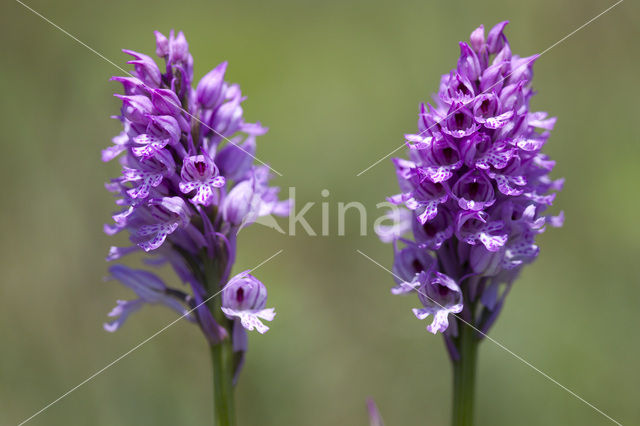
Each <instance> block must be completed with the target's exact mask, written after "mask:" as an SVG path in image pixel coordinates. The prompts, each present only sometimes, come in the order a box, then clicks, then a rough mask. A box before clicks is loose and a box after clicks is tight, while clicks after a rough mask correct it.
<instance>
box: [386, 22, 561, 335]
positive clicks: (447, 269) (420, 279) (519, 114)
mask: <svg viewBox="0 0 640 426" xmlns="http://www.w3.org/2000/svg"><path fill="white" fill-rule="evenodd" d="M506 24H507V22H501V23H499V24H498V25H496V26H495V27H494V28H493V29H491V30H490V31H489V34H488V36H487V37H486V38H485V32H484V27H482V26H480V27H479V28H478V29H476V30H475V31H473V32H472V33H471V37H470V43H469V44H467V43H464V42H463V43H460V57H459V60H458V63H457V67H456V68H455V69H453V70H451V71H450V72H448V73H447V74H444V75H443V76H442V79H441V82H440V89H439V91H438V94H437V95H436V96H435V99H436V102H435V106H433V105H429V104H427V105H424V104H423V105H421V106H420V116H419V120H418V132H417V133H415V134H408V135H406V140H407V146H408V148H409V159H408V160H407V159H399V158H396V159H394V160H393V163H394V165H395V168H396V174H397V178H398V182H399V186H400V189H401V191H402V192H401V193H400V194H397V195H394V196H392V197H390V198H389V201H390V202H392V203H394V204H396V205H397V206H398V208H401V209H403V210H401V211H404V212H406V213H398V211H397V209H396V210H394V217H398V218H399V217H406V215H407V214H408V215H410V218H409V219H408V220H407V219H403V220H402V221H401V222H399V221H398V222H397V223H396V224H395V225H394V226H393V227H385V228H383V227H379V229H378V233H379V235H380V238H381V239H382V240H383V241H384V242H394V246H395V256H396V261H395V263H394V274H395V275H396V282H397V283H398V285H397V286H396V287H394V288H393V289H392V293H394V294H406V293H417V294H418V297H419V299H420V301H421V302H422V305H423V308H421V309H415V310H414V312H415V314H416V316H417V317H418V318H420V319H423V318H426V317H427V316H433V318H434V319H433V323H432V324H431V325H430V326H429V327H428V329H429V331H431V332H432V333H437V332H440V333H442V332H446V333H452V332H451V331H446V330H447V329H448V327H449V324H452V321H451V318H452V315H457V314H458V313H460V314H463V317H464V318H466V320H467V321H469V322H470V323H471V324H472V325H474V326H476V327H478V328H479V329H482V330H487V329H488V328H489V325H490V324H492V323H493V322H494V321H495V318H496V316H497V312H496V310H499V309H500V308H501V307H502V305H503V298H501V299H500V301H499V303H498V302H494V301H495V300H496V297H495V296H492V297H488V296H485V293H487V292H489V291H491V292H493V293H496V294H497V291H498V289H500V294H503V293H504V294H506V291H505V289H506V288H508V287H510V286H511V283H512V282H513V280H514V279H515V278H516V277H517V275H518V272H519V271H520V270H521V269H522V267H523V266H524V265H525V264H527V263H530V262H532V261H533V260H534V259H535V258H536V256H537V255H538V252H539V249H538V246H537V245H536V244H535V236H536V235H537V234H540V233H542V232H544V230H545V228H546V225H551V226H561V225H562V221H563V216H562V214H560V215H559V216H549V215H547V214H546V210H547V208H548V207H549V206H550V205H551V204H552V202H553V199H554V197H555V194H554V193H553V192H554V191H559V190H561V189H562V183H563V180H562V179H560V180H552V179H551V178H550V177H549V176H548V175H549V173H550V172H551V170H552V169H553V166H554V164H555V163H554V162H553V161H551V160H550V159H549V158H548V157H547V156H546V155H545V154H543V153H542V152H541V149H542V147H543V146H544V144H545V142H546V141H547V139H548V138H549V135H550V133H549V132H550V130H552V129H553V126H554V124H555V118H549V117H548V116H547V113H546V112H532V111H530V110H529V102H530V100H531V98H532V97H533V95H534V91H533V89H532V87H531V79H532V77H533V72H532V66H533V62H534V61H535V59H536V58H537V56H531V57H528V58H521V57H519V56H516V55H512V53H511V48H510V46H509V42H508V41H507V38H506V36H505V35H504V32H503V31H504V28H505V26H506ZM407 223H410V225H409V226H407V225H406V224H407ZM409 230H411V231H412V233H413V240H414V241H409V240H407V239H405V238H401V237H402V234H403V233H405V232H406V231H409ZM399 243H404V244H405V245H406V247H405V248H402V249H398V247H397V246H398V244H399ZM430 259H435V260H430ZM493 293H492V294H493ZM486 301H491V302H492V303H488V302H486ZM476 304H480V305H481V306H482V308H483V310H482V312H480V313H479V310H478V309H472V306H475V305H476ZM465 307H466V309H463V308H465ZM456 322H457V320H456V319H455V318H454V320H453V324H454V325H457V324H456Z"/></svg>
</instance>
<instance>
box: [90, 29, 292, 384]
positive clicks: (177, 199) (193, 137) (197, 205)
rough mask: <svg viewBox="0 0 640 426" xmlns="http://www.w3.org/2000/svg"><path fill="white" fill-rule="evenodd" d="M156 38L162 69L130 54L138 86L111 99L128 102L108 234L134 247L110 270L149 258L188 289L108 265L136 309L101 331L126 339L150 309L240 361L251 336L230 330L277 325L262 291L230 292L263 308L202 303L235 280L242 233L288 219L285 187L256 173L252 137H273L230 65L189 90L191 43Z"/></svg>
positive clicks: (126, 83) (130, 83)
mask: <svg viewBox="0 0 640 426" xmlns="http://www.w3.org/2000/svg"><path fill="white" fill-rule="evenodd" d="M155 37H156V54H157V55H158V56H159V57H160V58H162V59H163V60H164V62H165V66H164V67H163V68H160V67H158V65H157V64H156V62H155V61H154V60H153V59H152V58H151V57H149V56H147V55H144V54H142V53H138V52H133V51H130V50H125V51H124V52H125V53H127V54H128V55H130V56H132V57H133V59H132V60H131V61H129V64H131V65H133V67H134V70H133V71H132V75H133V76H132V77H114V78H113V80H114V81H118V82H120V83H121V84H122V85H123V87H124V94H122V95H119V94H118V95H116V96H117V97H118V98H119V99H120V100H121V101H122V108H121V113H120V115H119V116H117V117H116V118H117V119H118V120H120V121H121V122H122V126H123V131H122V132H121V133H120V134H119V135H118V136H116V137H115V138H114V139H113V145H112V146H110V147H109V148H107V149H105V150H104V151H103V153H102V159H103V161H110V160H112V159H114V158H116V157H119V161H120V164H121V165H122V174H121V175H120V176H119V177H117V178H115V179H113V180H112V181H111V182H109V183H108V184H107V185H106V187H107V189H108V190H109V191H110V192H112V193H113V194H115V196H116V198H117V200H116V204H117V205H118V207H119V209H120V211H118V212H117V213H116V214H114V216H113V219H114V222H115V223H114V224H112V225H105V232H106V233H108V234H110V235H112V234H115V233H117V232H120V231H126V232H127V233H128V234H129V239H130V240H131V242H132V243H133V245H132V246H130V247H112V248H111V250H110V251H109V256H108V260H110V261H112V260H117V259H119V258H120V257H122V256H124V255H126V254H129V253H132V252H136V251H140V250H142V251H144V252H147V253H148V256H150V258H149V259H148V262H147V263H148V264H153V265H162V264H169V265H171V266H172V267H173V269H174V270H175V272H176V274H177V276H178V277H179V280H180V281H182V282H183V283H184V284H186V285H187V287H184V288H179V287H178V286H168V285H165V283H164V282H163V281H162V280H160V278H158V277H157V276H155V275H153V274H152V273H151V272H147V271H142V270H134V269H130V268H127V267H125V266H121V265H115V266H112V267H111V268H110V272H111V276H112V277H113V278H115V279H117V280H119V281H120V282H122V283H123V284H124V285H125V286H127V287H129V288H131V289H132V290H133V291H134V292H135V294H136V295H137V298H135V299H133V300H130V301H118V305H117V306H116V308H115V309H114V310H113V311H112V312H111V313H110V314H109V316H110V317H112V318H113V320H112V321H111V322H109V323H107V324H105V329H106V330H108V331H115V330H117V329H119V328H120V327H121V326H122V324H123V323H124V322H125V320H126V319H127V318H128V317H129V316H130V315H131V314H132V313H133V312H135V311H137V310H138V309H140V308H141V307H143V306H144V305H151V304H156V305H164V306H167V307H169V308H171V309H172V310H174V311H176V312H177V313H179V314H180V315H184V316H185V317H186V318H187V319H188V320H190V321H192V322H195V323H197V324H198V325H199V326H200V328H201V329H202V331H203V333H204V335H205V336H206V337H207V339H208V340H209V341H210V343H211V344H212V345H216V344H218V343H220V342H221V341H222V340H223V339H227V338H228V339H231V340H233V347H234V349H235V350H236V352H241V353H244V351H246V335H244V334H243V333H244V329H243V328H241V329H240V330H237V329H235V328H237V327H233V324H234V323H235V322H238V323H239V324H241V325H242V326H244V327H245V328H246V329H257V330H258V331H259V332H260V333H264V332H265V331H266V330H267V329H268V327H267V326H265V325H264V324H262V322H261V321H260V319H262V320H267V321H270V320H271V319H273V316H274V315H275V313H274V312H273V309H264V306H261V305H260V303H263V302H264V300H266V291H267V290H266V287H265V286H264V285H263V284H262V283H260V282H259V281H258V280H257V279H255V278H254V277H253V276H251V275H248V274H246V273H243V274H241V275H239V276H237V277H235V278H233V279H232V280H231V282H230V283H229V285H230V286H232V287H233V288H234V289H235V291H236V301H237V298H238V297H240V296H239V295H240V294H241V293H242V292H243V291H246V293H247V295H250V294H253V293H252V291H254V289H258V290H259V291H258V293H259V295H260V298H261V299H260V300H258V301H255V303H254V304H252V305H251V306H247V305H246V302H238V303H236V304H235V305H234V304H233V303H231V300H232V299H231V298H230V297H229V296H228V295H227V296H223V297H222V298H224V299H225V300H226V302H224V303H223V302H221V301H220V300H218V301H216V300H215V299H214V301H213V302H209V303H207V304H206V305H205V304H203V303H204V302H205V301H206V300H208V299H209V298H210V297H211V296H213V295H214V294H215V293H217V292H219V291H220V290H221V289H222V288H223V286H224V285H225V283H226V281H227V280H228V278H229V274H230V271H231V267H232V265H233V262H234V259H235V252H236V234H237V232H238V229H239V227H240V226H246V225H248V224H250V223H251V222H253V220H255V218H256V217H258V216H261V215H269V214H276V215H288V213H289V210H288V207H289V203H288V202H285V201H278V199H277V191H278V188H276V187H270V186H269V185H268V180H269V178H270V175H269V169H268V168H267V167H266V166H264V165H261V166H256V165H255V164H254V157H253V156H254V154H255V150H256V137H257V136H259V135H262V134H264V133H265V132H266V131H267V129H266V128H264V127H262V126H261V125H260V123H247V122H245V120H244V116H243V110H242V106H241V103H242V102H243V101H244V100H245V97H243V96H242V94H241V92H240V87H239V86H238V85H235V84H230V83H228V82H226V81H225V79H224V78H225V73H226V70H227V66H228V64H227V62H223V63H221V64H220V65H218V66H217V67H216V68H214V69H213V70H211V71H210V72H209V73H208V74H206V75H205V76H204V77H203V78H202V79H201V80H200V82H199V83H198V84H197V88H196V89H194V88H193V57H192V56H191V54H190V53H189V45H188V43H187V40H186V38H185V36H184V34H183V33H182V32H179V33H177V34H176V33H174V32H173V31H171V33H170V35H169V37H166V36H165V35H163V34H161V33H159V32H156V33H155ZM202 123H204V124H202ZM247 217H251V218H252V220H251V221H247V220H246V218H247ZM225 294H227V293H225ZM218 299H220V298H218ZM213 306H215V307H216V308H215V309H213V308H211V307H213ZM223 311H224V312H223ZM236 318H237V319H238V321H235V319H236ZM237 367H238V366H237V365H236V369H237ZM236 372H237V371H236Z"/></svg>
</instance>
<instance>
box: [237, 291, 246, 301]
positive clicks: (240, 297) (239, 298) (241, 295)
mask: <svg viewBox="0 0 640 426" xmlns="http://www.w3.org/2000/svg"><path fill="white" fill-rule="evenodd" d="M236 300H237V301H238V303H242V302H244V289H242V288H239V289H238V290H237V291H236Z"/></svg>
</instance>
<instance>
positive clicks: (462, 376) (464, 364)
mask: <svg viewBox="0 0 640 426" xmlns="http://www.w3.org/2000/svg"><path fill="white" fill-rule="evenodd" d="M458 331H459V336H458V339H457V341H458V350H459V353H460V359H459V360H457V361H453V415H452V421H451V424H452V426H472V425H473V405H474V396H475V395H474V392H475V381H476V364H477V360H478V344H479V343H480V340H479V339H478V338H477V336H476V331H475V330H474V329H473V328H471V327H469V326H468V325H466V324H462V323H460V324H459V330H458Z"/></svg>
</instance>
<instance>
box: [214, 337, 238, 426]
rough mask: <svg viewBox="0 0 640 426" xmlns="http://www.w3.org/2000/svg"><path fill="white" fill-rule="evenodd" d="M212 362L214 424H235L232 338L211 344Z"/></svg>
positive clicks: (223, 425)
mask: <svg viewBox="0 0 640 426" xmlns="http://www.w3.org/2000/svg"><path fill="white" fill-rule="evenodd" d="M211 364H212V366H213V405H214V420H215V422H214V424H215V425H216V426H233V425H235V424H236V420H235V404H234V399H233V348H232V347H231V339H224V341H222V342H220V343H218V344H217V345H211Z"/></svg>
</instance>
